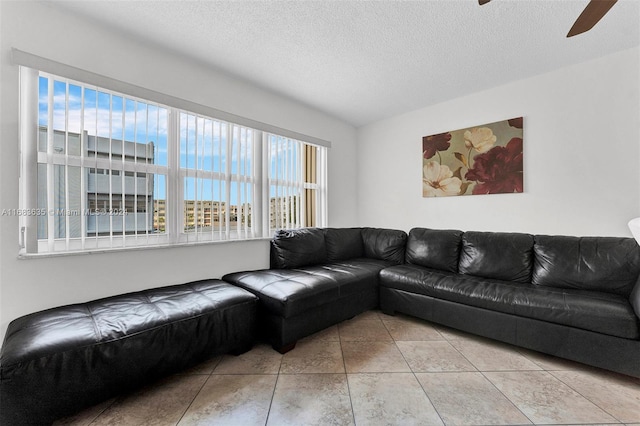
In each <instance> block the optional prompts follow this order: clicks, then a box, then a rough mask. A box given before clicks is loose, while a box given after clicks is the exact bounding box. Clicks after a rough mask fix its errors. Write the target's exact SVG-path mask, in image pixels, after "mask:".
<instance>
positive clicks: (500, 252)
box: [458, 232, 533, 283]
mask: <svg viewBox="0 0 640 426" xmlns="http://www.w3.org/2000/svg"><path fill="white" fill-rule="evenodd" d="M532 252H533V235H529V234H519V233H507V232H465V233H464V235H463V236H462V247H461V250H460V263H459V264H458V270H459V272H460V273H461V274H467V275H475V276H478V277H483V278H493V279H498V280H507V281H515V282H520V283H528V282H530V280H531V270H532V267H533V253H532Z"/></svg>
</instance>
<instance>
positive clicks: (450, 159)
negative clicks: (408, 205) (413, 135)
mask: <svg viewBox="0 0 640 426" xmlns="http://www.w3.org/2000/svg"><path fill="white" fill-rule="evenodd" d="M523 122H524V120H523V118H522V117H516V118H512V119H509V120H504V121H498V122H495V123H489V124H485V125H482V126H476V127H469V128H466V129H459V130H453V131H450V132H445V133H437V134H434V135H431V136H424V137H423V138H422V195H423V196H424V197H441V196H455V195H479V194H501V193H518V192H523V190H524V188H523V143H522V142H523V130H522V129H523V124H524V123H523Z"/></svg>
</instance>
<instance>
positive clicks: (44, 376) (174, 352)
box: [0, 280, 257, 425]
mask: <svg viewBox="0 0 640 426" xmlns="http://www.w3.org/2000/svg"><path fill="white" fill-rule="evenodd" d="M256 300H257V299H256V297H255V296H254V295H252V294H251V293H249V292H247V291H245V290H243V289H241V288H237V287H234V286H232V285H230V284H227V283H225V282H223V281H220V280H203V281H197V282H192V283H188V284H183V285H177V286H170V287H162V288H156V289H151V290H145V291H141V292H136V293H130V294H124V295H119V296H114V297H109V298H106V299H100V300H95V301H92V302H87V303H83V304H77V305H69V306H62V307H58V308H53V309H49V310H46V311H42V312H36V313H33V314H30V315H26V316H24V317H21V318H18V319H16V320H14V321H12V322H11V323H10V324H9V327H8V329H7V334H6V336H5V340H4V344H3V346H2V352H1V354H0V424H2V425H20V424H47V423H51V422H52V421H53V420H55V419H56V418H59V417H62V416H64V415H67V414H71V413H73V412H75V411H78V410H80V409H81V408H84V407H87V406H90V405H92V404H95V403H98V402H100V401H102V400H105V399H108V398H110V397H112V396H114V395H116V394H119V393H121V392H123V391H126V390H128V389H131V388H135V387H137V386H140V385H141V384H143V383H145V382H149V381H152V380H154V379H157V378H159V377H161V376H164V375H167V374H170V373H173V372H176V371H179V370H181V369H184V368H186V367H189V366H192V365H194V364H196V363H198V362H200V361H203V360H205V359H207V358H210V357H212V356H214V355H218V354H223V353H235V354H238V353H242V352H245V351H247V350H249V349H250V348H251V346H252V344H253V341H254V337H255V322H256Z"/></svg>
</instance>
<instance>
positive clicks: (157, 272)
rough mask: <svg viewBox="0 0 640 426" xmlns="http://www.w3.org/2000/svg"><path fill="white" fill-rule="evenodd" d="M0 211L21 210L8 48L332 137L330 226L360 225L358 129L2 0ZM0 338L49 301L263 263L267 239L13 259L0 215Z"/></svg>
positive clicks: (158, 51) (14, 72)
mask: <svg viewBox="0 0 640 426" xmlns="http://www.w3.org/2000/svg"><path fill="white" fill-rule="evenodd" d="M0 40H1V43H0V111H1V112H2V114H0V124H1V127H0V128H1V130H0V182H2V183H3V186H2V187H1V190H0V211H1V209H11V208H17V207H18V184H17V182H18V177H19V169H18V163H19V151H18V148H19V140H18V67H16V66H15V65H13V64H12V63H11V59H10V49H11V48H12V47H15V48H18V49H20V50H23V51H27V52H30V53H33V54H36V55H39V56H43V57H46V58H49V59H52V60H56V61H59V62H63V63H66V64H68V65H71V66H75V67H78V68H82V69H85V70H88V71H92V72H96V73H99V74H102V75H106V76H108V77H111V78H115V79H118V80H122V81H125V82H127V83H131V84H136V85H139V86H143V87H146V88H148V89H152V90H156V91H159V92H163V93H166V94H169V95H172V96H177V97H180V98H183V99H186V100H189V101H192V102H197V103H200V104H204V105H207V106H210V107H212V108H217V109H220V110H223V111H227V112H230V113H234V114H237V115H241V116H244V117H248V118H251V119H254V120H258V121H262V122H265V123H269V124H272V125H275V126H279V127H282V128H286V129H290V130H294V131H297V132H300V133H303V134H308V135H311V136H315V137H318V138H321V139H325V140H330V141H332V144H333V147H332V148H331V149H330V152H329V225H330V226H353V225H355V224H356V200H355V197H354V194H355V192H356V183H355V182H356V176H355V167H354V166H353V165H354V164H355V162H356V151H355V148H356V140H355V137H356V130H355V128H353V127H352V126H350V125H348V124H345V123H344V122H341V121H339V120H337V119H335V118H332V117H330V116H328V115H326V114H323V113H321V112H318V111H316V110H313V109H311V108H309V107H306V106H304V105H300V104H298V103H296V102H293V101H291V100H289V99H285V98H282V97H279V96H277V95H274V94H272V93H270V92H267V91H264V90H261V89H259V88H256V87H254V86H252V85H250V84H247V83H245V82H242V81H239V80H236V79H234V78H232V77H229V76H226V75H224V74H222V73H219V72H215V71H212V70H211V69H208V68H205V67H203V66H201V65H199V64H197V63H194V62H191V61H189V60H188V59H185V58H183V57H180V56H179V55H177V54H175V53H170V52H166V51H165V50H163V49H162V48H161V47H158V46H149V45H143V44H140V43H138V42H136V41H135V40H128V39H125V38H123V37H122V36H120V35H119V34H116V33H113V32H109V31H107V30H105V29H103V28H100V27H99V26H96V25H95V24H94V23H91V22H86V21H84V20H83V19H80V18H78V17H75V16H71V15H70V14H69V13H60V12H59V11H58V10H57V9H56V8H55V6H51V5H47V4H42V3H34V2H7V1H0ZM0 235H1V240H0V338H2V336H4V333H5V331H6V327H7V325H8V322H9V321H11V320H12V319H14V318H16V317H18V316H21V315H24V314H27V313H30V312H33V311H37V310H41V309H45V308H49V307H53V306H58V305H62V304H67V303H75V302H81V301H86V300H91V299H94V298H98V297H103V296H109V295H113V294H119V293H123V292H128V291H136V290H139V289H145V288H151V287H156V286H161V285H169V284H177V283H182V282H187V281H190V280H195V279H200V278H215V277H220V276H221V275H223V274H224V273H227V272H231V271H237V270H244V269H253V268H263V267H267V266H268V242H267V241H253V242H234V243H222V244H213V245H206V246H197V247H182V248H170V249H154V250H140V251H127V252H113V253H106V254H105V253H103V254H95V255H79V256H66V257H56V258H44V259H30V260H18V259H17V254H18V219H17V218H16V217H0Z"/></svg>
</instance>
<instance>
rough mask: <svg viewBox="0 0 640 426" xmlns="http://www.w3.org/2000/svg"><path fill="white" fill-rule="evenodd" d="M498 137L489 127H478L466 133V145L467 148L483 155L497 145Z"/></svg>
mask: <svg viewBox="0 0 640 426" xmlns="http://www.w3.org/2000/svg"><path fill="white" fill-rule="evenodd" d="M496 140H497V138H496V136H495V135H494V134H493V130H491V129H490V128H488V127H476V128H474V129H471V130H467V131H466V132H464V144H465V146H466V147H467V148H474V149H475V150H476V151H478V152H480V153H483V152H487V151H489V150H490V149H491V148H492V147H493V145H494V144H495V143H496Z"/></svg>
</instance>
